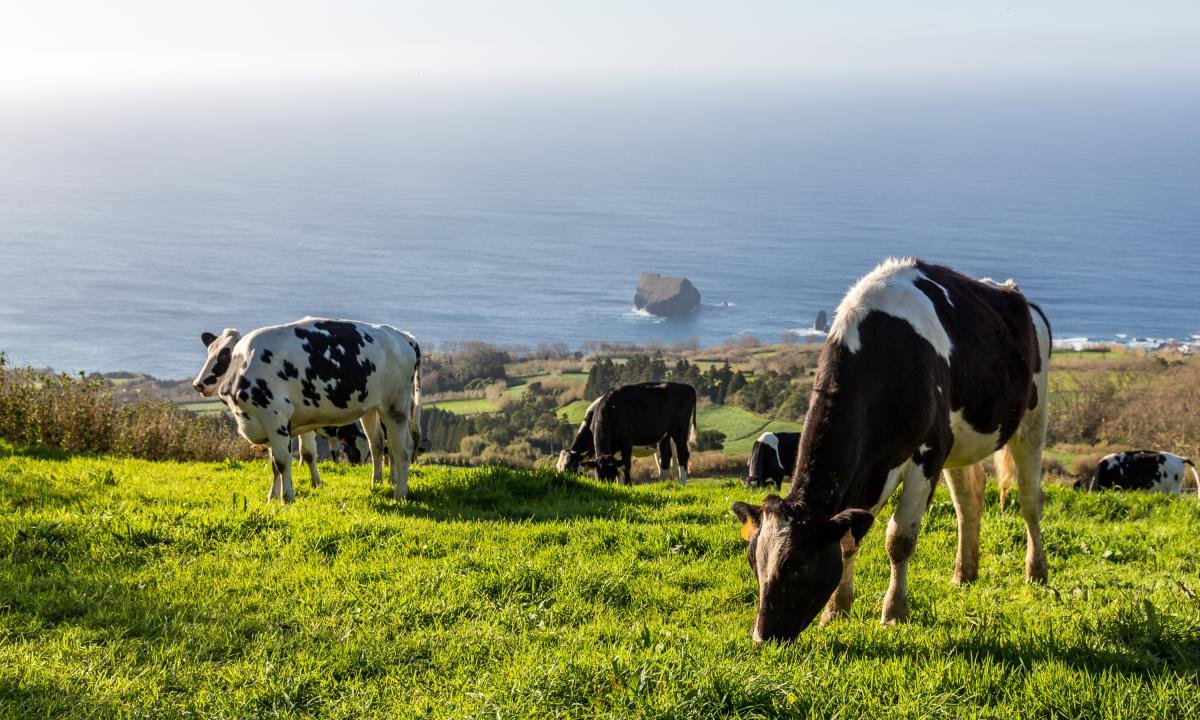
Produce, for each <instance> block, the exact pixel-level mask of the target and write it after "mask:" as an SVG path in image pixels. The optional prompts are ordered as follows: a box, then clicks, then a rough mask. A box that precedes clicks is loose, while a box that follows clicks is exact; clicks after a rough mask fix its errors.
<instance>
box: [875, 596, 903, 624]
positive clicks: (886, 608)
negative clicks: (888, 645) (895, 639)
mask: <svg viewBox="0 0 1200 720" xmlns="http://www.w3.org/2000/svg"><path fill="white" fill-rule="evenodd" d="M905 622H908V603H907V602H890V603H889V602H887V601H886V600H885V601H884V603H883V617H882V618H881V619H880V623H882V624H883V625H899V624H901V623H905Z"/></svg>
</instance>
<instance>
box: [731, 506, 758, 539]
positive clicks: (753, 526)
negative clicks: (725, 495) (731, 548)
mask: <svg viewBox="0 0 1200 720" xmlns="http://www.w3.org/2000/svg"><path fill="white" fill-rule="evenodd" d="M730 509H731V510H733V514H734V516H735V517H737V519H738V520H740V521H741V523H742V539H743V540H745V541H746V542H750V539H751V538H753V537H754V533H756V532H758V526H759V523H760V521H761V520H762V506H761V505H750V504H749V503H744V502H735V503H734V504H733V507H731V508H730Z"/></svg>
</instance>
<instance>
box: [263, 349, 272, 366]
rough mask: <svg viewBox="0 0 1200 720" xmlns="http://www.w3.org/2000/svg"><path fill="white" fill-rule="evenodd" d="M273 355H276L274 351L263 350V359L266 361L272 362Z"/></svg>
mask: <svg viewBox="0 0 1200 720" xmlns="http://www.w3.org/2000/svg"><path fill="white" fill-rule="evenodd" d="M273 356H274V353H272V352H271V351H270V350H263V351H262V361H263V362H264V363H270V362H271V358H272V357H273Z"/></svg>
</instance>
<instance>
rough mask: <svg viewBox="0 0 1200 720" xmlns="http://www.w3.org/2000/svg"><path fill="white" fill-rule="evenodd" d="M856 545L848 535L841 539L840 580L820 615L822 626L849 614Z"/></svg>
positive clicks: (852, 602) (852, 537)
mask: <svg viewBox="0 0 1200 720" xmlns="http://www.w3.org/2000/svg"><path fill="white" fill-rule="evenodd" d="M858 545H859V544H858V541H857V540H855V539H854V536H853V535H851V534H850V533H846V534H845V535H844V536H843V537H842V580H841V582H839V583H838V586H837V589H836V590H834V591H833V595H830V596H829V602H828V603H826V605H825V612H824V613H823V614H822V615H821V624H822V625H824V624H826V623H829V622H833V621H834V620H837V619H838V618H842V617H846V616H847V615H849V614H850V606H851V605H853V604H854V558H855V557H856V556H857V555H858Z"/></svg>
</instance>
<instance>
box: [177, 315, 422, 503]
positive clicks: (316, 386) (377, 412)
mask: <svg viewBox="0 0 1200 720" xmlns="http://www.w3.org/2000/svg"><path fill="white" fill-rule="evenodd" d="M201 339H202V340H203V341H204V345H205V346H206V347H207V348H208V358H207V360H206V361H205V363H204V367H203V368H201V370H200V373H199V375H197V376H196V380H195V383H194V384H193V387H195V389H196V391H197V392H199V393H200V394H201V395H204V396H205V397H211V396H213V395H217V396H218V397H220V398H221V400H222V401H224V402H225V404H226V405H227V406H228V407H229V409H230V410H231V411H232V412H233V416H234V419H235V420H236V421H237V426H238V432H239V433H240V434H241V435H242V437H244V438H246V439H247V440H249V441H250V442H251V443H252V444H254V445H267V446H269V447H270V451H271V468H272V472H273V474H274V481H273V483H272V485H271V492H270V494H269V495H268V499H274V498H280V499H282V500H283V501H284V502H291V501H292V500H293V499H294V498H295V492H294V490H293V487H292V471H291V465H292V456H291V453H290V452H289V450H290V447H291V437H292V436H293V435H299V436H300V455H301V457H302V458H303V460H304V461H305V463H307V464H308V466H309V471H310V473H311V475H312V480H313V485H314V486H316V485H319V484H320V476H319V475H318V473H317V466H316V443H315V439H316V438H315V434H314V431H315V430H316V429H317V428H320V427H323V426H327V425H347V424H350V423H353V422H354V421H356V420H359V419H360V418H361V419H362V422H363V425H364V429H365V431H366V436H367V441H368V443H369V445H370V452H371V460H372V463H373V465H374V470H373V474H372V482H379V481H380V480H382V479H383V445H384V440H383V432H382V429H381V428H380V425H381V424H382V427H383V428H384V429H386V430H387V445H388V450H389V451H390V455H391V458H390V459H391V476H392V484H393V487H394V491H395V497H396V499H401V498H403V497H405V496H406V495H407V494H408V465H409V462H410V461H411V459H412V457H413V452H414V449H415V448H416V447H418V446H419V444H420V430H419V428H420V424H419V422H420V412H421V410H420V408H421V404H420V399H421V383H420V368H421V350H420V348H419V347H418V345H417V341H416V340H415V339H413V336H412V335H409V334H408V333H406V332H403V331H401V330H397V329H396V328H393V327H390V326H388V325H370V324H367V323H361V322H354V321H350V320H327V319H323V318H312V317H309V318H304V319H303V320H298V321H296V322H293V323H289V324H286V325H274V326H271V327H265V328H260V329H258V330H255V331H253V332H251V333H248V334H246V335H245V336H242V335H241V333H239V332H238V331H237V330H234V329H232V328H227V329H226V330H225V331H224V332H222V333H221V334H220V335H219V336H218V335H214V334H212V333H208V332H206V333H203V334H202V335H201Z"/></svg>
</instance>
